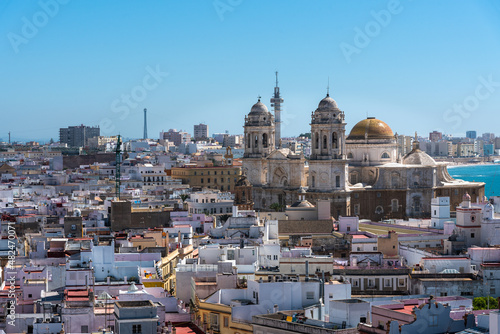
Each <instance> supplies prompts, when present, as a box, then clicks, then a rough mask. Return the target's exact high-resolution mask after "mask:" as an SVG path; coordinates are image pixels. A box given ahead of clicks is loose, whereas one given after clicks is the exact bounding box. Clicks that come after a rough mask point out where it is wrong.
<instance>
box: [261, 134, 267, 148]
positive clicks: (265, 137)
mask: <svg viewBox="0 0 500 334" xmlns="http://www.w3.org/2000/svg"><path fill="white" fill-rule="evenodd" d="M262 145H263V146H264V147H267V133H264V134H263V135H262Z"/></svg>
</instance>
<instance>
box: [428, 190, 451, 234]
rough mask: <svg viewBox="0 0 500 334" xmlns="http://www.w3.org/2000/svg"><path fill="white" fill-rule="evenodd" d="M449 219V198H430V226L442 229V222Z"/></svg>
mask: <svg viewBox="0 0 500 334" xmlns="http://www.w3.org/2000/svg"><path fill="white" fill-rule="evenodd" d="M449 220H450V198H449V197H437V198H433V199H432V200H431V227H433V228H437V229H440V230H442V229H444V223H445V222H446V221H449Z"/></svg>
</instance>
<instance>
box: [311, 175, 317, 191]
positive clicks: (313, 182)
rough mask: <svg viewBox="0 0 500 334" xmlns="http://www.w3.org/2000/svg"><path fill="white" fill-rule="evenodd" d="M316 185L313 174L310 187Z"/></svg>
mask: <svg viewBox="0 0 500 334" xmlns="http://www.w3.org/2000/svg"><path fill="white" fill-rule="evenodd" d="M315 186H316V178H315V177H314V175H313V176H312V177H311V187H313V188H314V187H315Z"/></svg>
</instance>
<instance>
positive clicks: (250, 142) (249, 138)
mask: <svg viewBox="0 0 500 334" xmlns="http://www.w3.org/2000/svg"><path fill="white" fill-rule="evenodd" d="M251 145H252V136H251V135H250V134H248V136H247V147H248V148H250V147H251Z"/></svg>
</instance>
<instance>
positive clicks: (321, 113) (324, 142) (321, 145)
mask: <svg viewBox="0 0 500 334" xmlns="http://www.w3.org/2000/svg"><path fill="white" fill-rule="evenodd" d="M345 125H346V124H345V123H344V112H343V111H341V110H340V109H339V108H338V107H337V102H335V100H334V99H332V98H331V97H330V95H329V94H327V95H326V97H325V98H324V99H323V100H321V101H320V102H319V105H318V108H317V109H316V111H314V112H313V113H312V114H311V141H312V143H311V160H331V159H345Z"/></svg>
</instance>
